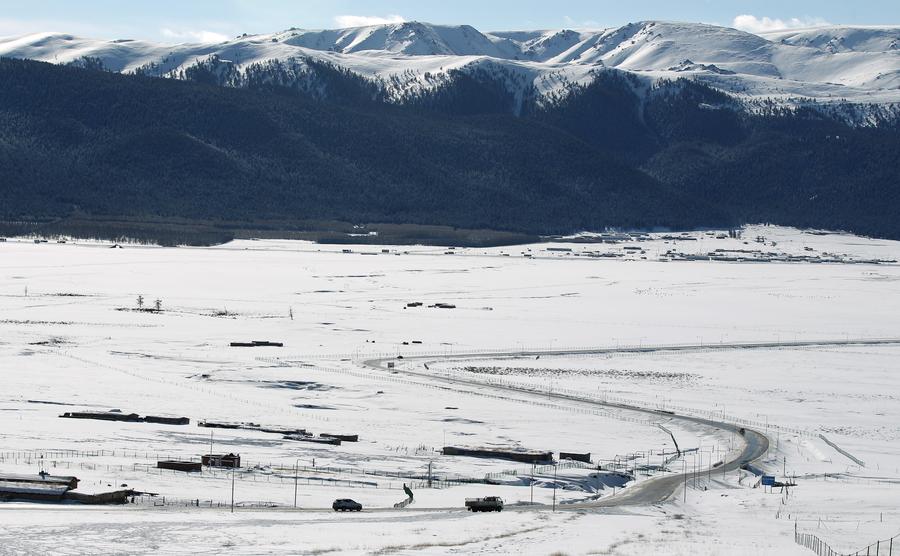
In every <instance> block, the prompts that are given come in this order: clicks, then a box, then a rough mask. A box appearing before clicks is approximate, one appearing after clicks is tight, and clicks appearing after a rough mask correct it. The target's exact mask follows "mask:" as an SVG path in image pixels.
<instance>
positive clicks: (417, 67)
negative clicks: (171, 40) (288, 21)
mask: <svg viewBox="0 0 900 556" xmlns="http://www.w3.org/2000/svg"><path fill="white" fill-rule="evenodd" d="M0 56H8V57H14V58H30V59H35V60H42V61H46V62H52V63H70V62H78V61H79V60H81V59H82V58H84V57H88V58H92V59H99V60H101V61H102V62H103V64H104V66H105V67H106V68H107V69H109V70H111V71H116V72H125V73H132V72H136V71H141V72H143V73H147V74H149V75H159V76H167V77H171V76H178V75H179V73H180V72H183V71H184V70H185V69H187V68H190V67H191V66H194V65H196V64H197V63H202V62H206V61H209V60H211V59H216V60H218V61H219V62H221V63H224V64H228V65H232V66H234V67H235V68H236V69H237V70H238V71H237V73H238V74H240V73H241V72H243V71H245V70H246V69H247V68H249V67H251V66H253V65H258V64H266V63H269V62H271V61H276V60H277V61H280V62H281V63H284V64H286V65H287V66H288V67H289V68H290V69H289V70H288V73H291V72H297V78H298V79H302V73H303V71H304V68H305V67H306V60H307V59H312V60H320V61H325V62H328V63H330V64H334V65H336V66H338V67H341V68H345V69H347V70H349V71H350V72H353V73H355V74H357V75H360V76H362V77H364V78H366V79H369V80H372V81H373V82H376V83H378V84H379V85H378V86H379V87H381V88H382V89H383V90H384V93H385V94H386V97H387V98H389V99H392V100H395V101H398V102H402V101H403V99H404V98H405V97H406V96H407V95H409V94H413V93H418V92H421V91H426V90H430V89H434V88H437V87H440V86H441V85H442V84H444V83H445V82H446V80H447V79H448V78H449V75H450V72H452V71H456V70H461V71H464V72H470V73H475V72H479V73H481V74H487V75H490V76H493V77H495V78H496V79H498V80H500V82H501V83H503V84H504V86H506V87H507V88H508V89H509V91H510V92H511V93H512V94H513V96H514V98H516V99H517V100H519V101H521V98H522V96H523V95H525V94H527V93H529V92H530V91H531V90H532V89H533V90H534V91H536V92H537V93H538V98H537V100H538V101H539V102H540V101H542V99H544V98H546V97H547V96H548V95H552V96H557V97H558V96H564V95H566V94H568V93H569V92H570V91H571V90H572V86H573V85H577V84H586V83H589V82H590V81H592V80H593V79H594V76H595V73H594V72H598V71H600V72H602V71H604V70H605V69H609V68H614V69H617V70H622V71H626V72H630V73H632V74H633V75H635V76H637V77H638V79H639V80H640V81H642V82H643V84H644V85H646V84H649V83H652V82H654V81H656V80H658V79H661V78H664V79H678V78H682V77H686V78H691V79H697V80H700V81H702V82H704V83H707V84H709V85H711V86H713V87H715V88H718V89H721V90H723V91H726V92H729V93H731V94H733V95H735V96H736V97H737V98H739V99H743V100H747V101H756V100H765V101H767V102H768V101H772V102H776V103H780V104H787V105H798V104H805V103H808V102H810V101H811V100H813V99H814V100H816V101H817V102H820V103H836V102H851V103H856V104H878V105H879V106H880V107H881V109H879V110H877V112H878V113H881V114H882V115H885V114H887V113H893V111H894V110H895V109H896V105H897V104H898V103H900V28H897V27H822V28H815V29H807V30H794V31H784V32H774V33H768V34H763V35H761V36H760V35H754V34H751V33H746V32H743V31H738V30H736V29H731V28H727V27H719V26H714V25H705V24H699V23H677V22H665V21H643V22H638V23H631V24H628V25H625V26H623V27H618V28H610V29H600V30H593V31H589V30H579V31H575V30H570V29H562V30H543V31H530V32H527V31H518V32H494V33H482V32H480V31H478V30H476V29H474V28H472V27H470V26H465V25H463V26H447V25H431V24H427V23H418V22H407V23H397V24H387V25H376V26H370V27H357V28H350V29H337V30H315V31H313V30H302V29H289V30H287V31H282V32H278V33H272V34H265V35H243V36H240V37H237V38H235V39H233V40H229V41H226V42H222V43H216V44H178V45H167V44H158V43H149V42H145V41H134V40H127V38H123V39H122V40H114V41H108V40H97V39H91V38H82V37H76V36H72V35H68V34H64V33H39V34H33V35H27V36H21V37H6V38H0ZM644 89H646V87H644ZM751 104H752V103H751ZM884 110H887V112H884ZM874 113H875V112H873V114H874ZM894 115H896V114H894Z"/></svg>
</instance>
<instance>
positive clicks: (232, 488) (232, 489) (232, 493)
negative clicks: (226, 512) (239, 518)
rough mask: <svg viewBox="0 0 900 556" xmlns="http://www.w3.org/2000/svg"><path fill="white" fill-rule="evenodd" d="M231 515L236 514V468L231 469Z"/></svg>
mask: <svg viewBox="0 0 900 556" xmlns="http://www.w3.org/2000/svg"><path fill="white" fill-rule="evenodd" d="M231 513H234V467H232V468H231Z"/></svg>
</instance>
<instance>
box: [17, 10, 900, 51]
mask: <svg viewBox="0 0 900 556" xmlns="http://www.w3.org/2000/svg"><path fill="white" fill-rule="evenodd" d="M644 19H669V20H679V21H702V22H707V23H716V24H721V25H729V26H737V27H740V28H743V29H745V30H749V31H754V30H765V29H771V28H783V27H792V26H794V27H796V26H809V25H810V24H824V23H844V24H858V25H892V24H900V2H898V1H896V0H893V1H889V0H871V1H868V0H862V1H856V2H847V1H834V0H818V1H812V0H790V1H785V0H755V1H752V2H749V1H737V0H646V1H642V0H616V1H607V0H593V1H591V0H556V1H550V0H543V1H532V0H477V1H476V0H444V1H440V2H430V1H427V0H417V1H413V0H393V1H391V0H370V1H362V0H219V1H212V0H180V1H179V0H155V1H144V0H33V1H31V2H23V1H21V0H15V1H13V0H0V36H3V35H18V34H25V33H32V32H38V31H65V32H69V33H74V34H79V35H86V36H93V37H101V38H142V39H151V40H158V41H165V42H183V41H196V40H203V39H206V40H217V39H221V38H224V37H232V36H235V35H238V34H241V33H266V32H273V31H278V30H283V29H286V28H288V27H301V28H308V29H317V28H333V27H344V26H350V25H354V24H363V23H368V22H379V21H401V20H407V21H409V20H418V21H428V22H431V23H447V24H459V23H467V24H470V25H473V26H475V27H477V28H478V29H480V30H482V31H491V30H513V29H546V28H561V27H575V28H580V27H610V26H617V25H622V24H624V23H628V22H630V21H639V20H644Z"/></svg>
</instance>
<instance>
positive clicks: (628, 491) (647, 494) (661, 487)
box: [363, 340, 900, 510]
mask: <svg viewBox="0 0 900 556" xmlns="http://www.w3.org/2000/svg"><path fill="white" fill-rule="evenodd" d="M881 343H900V341H898V340H865V341H852V340H847V341H835V342H834V343H827V344H825V343H823V342H815V343H812V342H783V343H779V342H764V343H753V344H731V346H732V347H731V348H732V349H760V348H769V347H798V346H811V345H836V344H839V345H860V344H866V345H871V344H881ZM698 347H699V346H696V345H692V346H669V347H667V348H665V349H669V350H688V349H697V348H698ZM714 347H716V348H724V346H723V345H722V344H716V345H715V346H714ZM659 349H662V348H658V347H655V348H654V347H646V348H643V347H639V348H609V349H603V350H571V351H565V350H560V351H554V352H552V353H550V354H552V355H570V354H584V353H610V352H616V351H619V352H634V351H657V350H659ZM535 355H548V352H546V351H541V352H539V353H538V352H535V353H531V352H519V353H514V354H511V353H509V352H502V353H501V352H498V353H476V354H468V355H467V354H454V355H448V356H434V355H431V356H420V357H407V358H405V359H404V360H403V361H404V362H409V361H412V360H418V361H423V362H437V361H441V360H451V359H469V358H477V359H492V358H507V357H517V356H521V357H528V356H535ZM389 361H397V359H396V358H383V359H372V360H368V361H365V362H364V363H363V365H364V366H366V367H368V368H371V369H378V370H380V371H388V370H389V369H388V368H387V363H388V362H389ZM390 372H397V373H402V374H406V375H410V376H415V377H419V378H425V379H428V380H429V381H440V382H445V383H452V384H456V385H464V386H470V387H477V388H480V389H485V388H487V389H494V390H503V391H507V392H509V391H512V392H516V393H519V394H524V395H527V396H540V397H541V398H542V399H546V398H547V397H548V396H549V397H551V398H555V399H558V400H563V401H569V402H573V403H577V404H580V405H592V406H600V407H604V408H614V409H623V410H628V411H634V412H638V413H644V414H650V415H653V416H654V417H660V414H659V412H657V411H654V410H651V409H644V408H641V407H635V406H630V405H626V404H621V403H611V402H602V401H597V400H589V399H583V398H577V397H573V396H569V395H566V394H559V393H549V394H548V393H540V394H538V393H536V392H534V391H532V390H527V389H523V388H518V387H515V386H508V385H502V384H485V383H483V382H480V381H477V380H466V379H464V378H458V377H450V376H441V375H437V374H429V373H421V372H417V371H412V370H404V369H402V368H394V369H390ZM665 416H666V418H669V419H672V420H676V421H682V422H686V423H689V424H692V425H701V426H707V427H710V428H714V429H718V430H722V431H726V432H728V433H736V434H737V435H738V438H742V439H743V443H744V449H743V450H742V451H741V453H740V454H739V455H737V456H736V457H734V458H733V459H730V460H728V461H725V462H724V464H723V465H720V466H719V467H717V468H715V470H716V472H719V473H721V472H727V471H733V470H735V469H738V468H739V467H741V466H742V465H743V464H745V463H750V462H753V461H755V460H757V459H759V458H760V457H761V456H762V455H763V454H765V453H766V451H767V450H768V449H769V440H768V438H766V436H765V435H764V434H762V433H760V432H758V431H755V430H751V429H746V428H745V432H744V434H743V435H742V436H741V435H740V430H739V429H740V427H738V426H736V425H732V424H730V423H724V422H720V421H714V420H711V419H703V418H700V417H692V416H688V415H679V414H677V413H673V414H670V413H666V415H665ZM723 466H724V470H723ZM703 472H707V469H706V468H705V469H704V470H703ZM687 476H688V477H689V476H693V473H689V474H687ZM686 478H687V477H686V475H685V474H682V473H677V474H673V475H657V476H655V477H651V478H649V479H647V480H645V481H641V482H639V483H636V484H634V485H632V486H630V487H628V488H625V489H623V490H622V491H621V492H620V493H618V494H616V495H615V496H608V497H604V498H601V499H600V500H596V501H592V502H583V503H577V504H566V505H563V506H559V509H562V510H575V509H588V508H605V507H614V506H647V505H653V504H659V503H662V502H665V501H666V500H668V499H670V498H671V497H672V496H673V495H674V494H675V492H676V491H677V490H678V489H679V487H681V486H682V485H683V484H684V482H685V479H686ZM544 507H546V506H526V507H517V506H511V507H509V509H532V508H544Z"/></svg>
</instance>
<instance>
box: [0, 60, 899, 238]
mask: <svg viewBox="0 0 900 556" xmlns="http://www.w3.org/2000/svg"><path fill="white" fill-rule="evenodd" d="M312 64H313V65H312V66H304V67H307V71H311V72H313V73H314V74H315V76H316V79H318V80H319V81H320V83H322V84H323V86H325V87H326V90H328V91H330V94H328V95H325V96H324V98H323V96H322V95H321V91H322V89H321V88H318V89H316V90H317V91H318V92H317V93H316V95H313V94H311V93H310V94H306V93H305V92H304V90H299V89H297V88H292V87H288V86H284V83H286V81H284V80H279V79H276V80H270V79H267V78H266V75H265V72H267V71H269V70H272V71H275V70H277V72H281V73H285V74H286V73H289V72H291V71H297V68H296V67H291V68H288V67H278V68H274V69H273V68H265V67H262V66H260V67H259V68H256V69H255V70H254V72H255V73H253V75H252V80H251V81H252V83H253V84H254V85H253V86H252V87H249V88H247V89H234V88H226V87H220V86H218V85H219V83H218V80H219V79H220V78H221V77H222V76H227V75H230V74H228V69H227V68H223V67H216V65H215V64H212V65H210V66H209V67H206V68H199V69H197V70H196V71H195V72H192V74H191V75H190V76H185V77H186V78H188V79H191V78H193V79H196V81H195V82H191V81H187V82H184V81H176V80H168V79H156V78H151V77H144V76H124V75H117V74H111V73H107V72H100V71H90V70H85V69H79V68H72V67H59V66H52V65H48V64H42V63H38V62H32V61H21V60H8V59H2V60H0V82H2V83H3V86H2V87H0V195H2V196H3V200H4V202H3V203H0V219H6V220H12V219H15V220H29V221H33V220H41V219H43V220H45V221H46V220H52V219H54V218H59V217H66V216H70V215H72V214H87V215H91V216H92V219H91V220H90V222H92V223H96V222H97V221H98V220H102V219H103V218H108V219H110V220H114V221H116V222H120V223H125V224H122V225H127V223H128V222H131V221H135V220H138V219H144V220H145V221H153V220H154V219H155V220H166V219H172V218H180V219H185V220H187V221H191V220H192V219H193V220H198V221H199V220H203V221H213V222H214V221H217V220H220V221H226V220H227V221H242V222H250V223H265V222H272V221H281V220H291V221H296V220H301V219H320V220H324V219H331V220H338V221H345V222H369V223H377V222H393V223H408V224H429V225H432V224H434V225H447V226H453V227H460V228H486V229H494V230H508V231H512V232H517V233H525V234H549V233H567V232H571V231H575V230H581V229H595V230H596V229H603V228H607V227H628V228H644V229H649V228H664V227H668V228H686V227H699V226H731V225H737V224H741V223H744V222H756V221H767V222H773V223H781V224H788V225H800V226H819V227H825V228H842V229H848V230H853V231H858V232H862V233H868V234H873V235H882V236H889V237H900V223H898V221H897V219H896V218H895V217H894V213H896V209H897V208H900V206H898V202H897V201H898V198H897V184H898V177H900V162H898V161H900V152H898V150H900V140H898V139H900V131H898V129H897V128H896V126H893V125H891V124H889V123H885V124H884V125H882V126H880V127H878V128H851V127H848V126H847V125H844V124H843V123H841V122H840V121H838V120H836V119H834V118H830V117H827V116H825V115H823V113H822V112H821V111H813V110H808V111H799V112H792V113H785V114H772V113H765V114H760V115H752V114H750V113H748V112H747V111H745V110H742V109H741V107H740V106H737V105H736V104H735V103H734V101H733V100H731V99H730V98H729V97H727V96H725V95H723V94H721V93H719V92H717V91H714V90H712V89H709V88H707V87H704V86H703V85H700V84H697V83H694V82H690V81H676V82H671V83H662V84H660V85H658V86H657V87H656V88H655V89H654V90H653V91H651V94H648V95H645V94H641V95H638V94H637V93H636V92H635V90H636V84H635V82H634V81H633V79H632V78H630V77H629V76H627V75H625V74H619V73H617V72H614V71H602V72H598V74H597V76H596V79H595V80H594V82H593V83H592V84H590V85H588V86H584V87H574V88H573V90H572V91H571V94H569V95H567V96H565V97H563V98H561V99H559V100H558V101H557V102H554V103H550V104H549V105H544V106H540V107H538V106H537V105H533V106H529V107H526V109H524V110H522V111H521V113H520V114H519V115H516V114H514V113H513V111H512V110H511V109H510V108H511V107H515V106H520V107H521V105H517V104H516V100H515V99H513V98H512V97H511V95H510V94H509V93H508V91H507V89H506V87H504V86H503V83H501V82H500V81H496V80H492V77H491V75H490V74H489V73H488V72H483V73H481V74H474V75H471V74H464V73H455V74H453V75H451V78H450V79H448V80H447V81H446V82H444V83H443V84H442V85H441V86H440V87H438V88H437V89H436V90H434V91H431V92H427V93H422V94H421V95H419V96H417V97H415V98H410V99H409V103H408V105H406V106H394V105H391V104H390V103H388V102H386V101H385V100H384V99H381V98H379V97H378V95H377V94H376V91H375V89H373V88H372V84H371V83H368V82H365V80H360V78H358V76H353V75H352V74H348V73H347V72H345V71H341V70H339V69H337V68H334V67H329V66H328V65H327V64H319V65H316V62H312ZM507 77H508V76H507ZM501 78H504V79H505V77H503V76H501ZM62 91H65V94H62V93H61V92H62ZM184 229H185V228H183V227H182V228H180V230H181V231H184ZM179 233H180V232H179ZM205 233H212V234H213V235H215V234H222V235H223V237H226V236H227V234H228V233H229V232H228V231H227V230H225V229H221V230H219V229H213V230H208V229H207V230H205ZM188 242H190V241H188Z"/></svg>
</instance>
